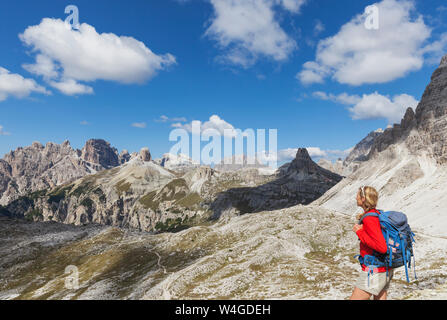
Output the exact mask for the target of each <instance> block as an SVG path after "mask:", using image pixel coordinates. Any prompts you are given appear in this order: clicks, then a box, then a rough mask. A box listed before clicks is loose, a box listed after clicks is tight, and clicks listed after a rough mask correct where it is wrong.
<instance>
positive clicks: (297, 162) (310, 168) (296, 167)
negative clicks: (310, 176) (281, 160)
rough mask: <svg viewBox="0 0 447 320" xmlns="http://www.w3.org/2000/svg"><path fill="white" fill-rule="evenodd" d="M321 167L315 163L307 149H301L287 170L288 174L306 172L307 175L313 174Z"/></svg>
mask: <svg viewBox="0 0 447 320" xmlns="http://www.w3.org/2000/svg"><path fill="white" fill-rule="evenodd" d="M317 168H319V166H318V165H317V164H316V163H315V162H313V160H312V158H311V157H310V155H309V152H308V151H307V149H306V148H299V149H298V151H297V153H296V157H295V159H294V160H293V161H292V162H291V163H290V166H289V168H288V170H287V172H288V173H290V172H291V171H304V172H306V173H311V172H314V171H316V170H317Z"/></svg>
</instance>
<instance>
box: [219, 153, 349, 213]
mask: <svg viewBox="0 0 447 320" xmlns="http://www.w3.org/2000/svg"><path fill="white" fill-rule="evenodd" d="M341 179H342V177H341V176H339V175H338V174H336V173H333V172H330V171H329V170H326V169H324V168H322V167H320V166H318V165H317V164H316V163H315V162H313V161H312V159H311V158H310V156H309V153H308V151H307V149H298V152H297V155H296V158H295V159H294V160H293V161H292V162H291V163H289V164H286V165H284V166H282V167H281V168H280V169H279V171H278V174H277V176H276V178H275V179H273V180H272V181H270V182H268V183H266V184H263V185H260V186H257V187H253V188H238V189H230V190H228V191H227V192H223V193H222V194H219V196H218V197H217V199H216V201H214V202H213V204H212V209H213V211H214V214H215V216H216V217H220V216H221V215H227V214H234V213H236V214H238V213H253V212H260V211H266V210H276V209H282V208H288V207H292V206H294V205H297V204H309V203H310V202H312V201H314V200H315V199H318V198H319V197H320V196H321V195H322V194H324V193H325V192H326V191H327V190H329V189H330V188H331V187H333V186H334V185H335V184H337V183H338V182H339V181H340V180H341Z"/></svg>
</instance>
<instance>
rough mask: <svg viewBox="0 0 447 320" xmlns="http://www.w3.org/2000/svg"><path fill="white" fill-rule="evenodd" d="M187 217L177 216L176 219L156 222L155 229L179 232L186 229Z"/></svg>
mask: <svg viewBox="0 0 447 320" xmlns="http://www.w3.org/2000/svg"><path fill="white" fill-rule="evenodd" d="M188 220H189V219H188V217H185V219H182V218H177V219H171V218H168V219H166V221H165V222H161V221H160V222H158V223H157V224H156V225H155V230H156V231H157V232H180V231H182V230H185V229H188V228H189V227H190V225H189V224H188Z"/></svg>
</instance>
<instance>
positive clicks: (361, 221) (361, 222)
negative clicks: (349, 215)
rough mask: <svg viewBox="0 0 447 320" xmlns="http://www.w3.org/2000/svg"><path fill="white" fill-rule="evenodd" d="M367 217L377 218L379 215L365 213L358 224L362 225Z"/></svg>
mask: <svg viewBox="0 0 447 320" xmlns="http://www.w3.org/2000/svg"><path fill="white" fill-rule="evenodd" d="M368 217H376V218H378V217H379V214H378V213H376V212H370V213H367V214H365V215H364V216H363V217H362V218H361V219H360V221H359V224H363V220H365V218H368Z"/></svg>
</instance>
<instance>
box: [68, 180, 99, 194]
mask: <svg viewBox="0 0 447 320" xmlns="http://www.w3.org/2000/svg"><path fill="white" fill-rule="evenodd" d="M93 187H94V182H93V181H83V182H82V183H81V184H80V185H79V186H78V187H77V188H76V189H75V190H73V191H72V192H71V194H72V195H73V196H75V197H80V196H82V195H83V194H86V193H88V192H90V191H92V188H93Z"/></svg>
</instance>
